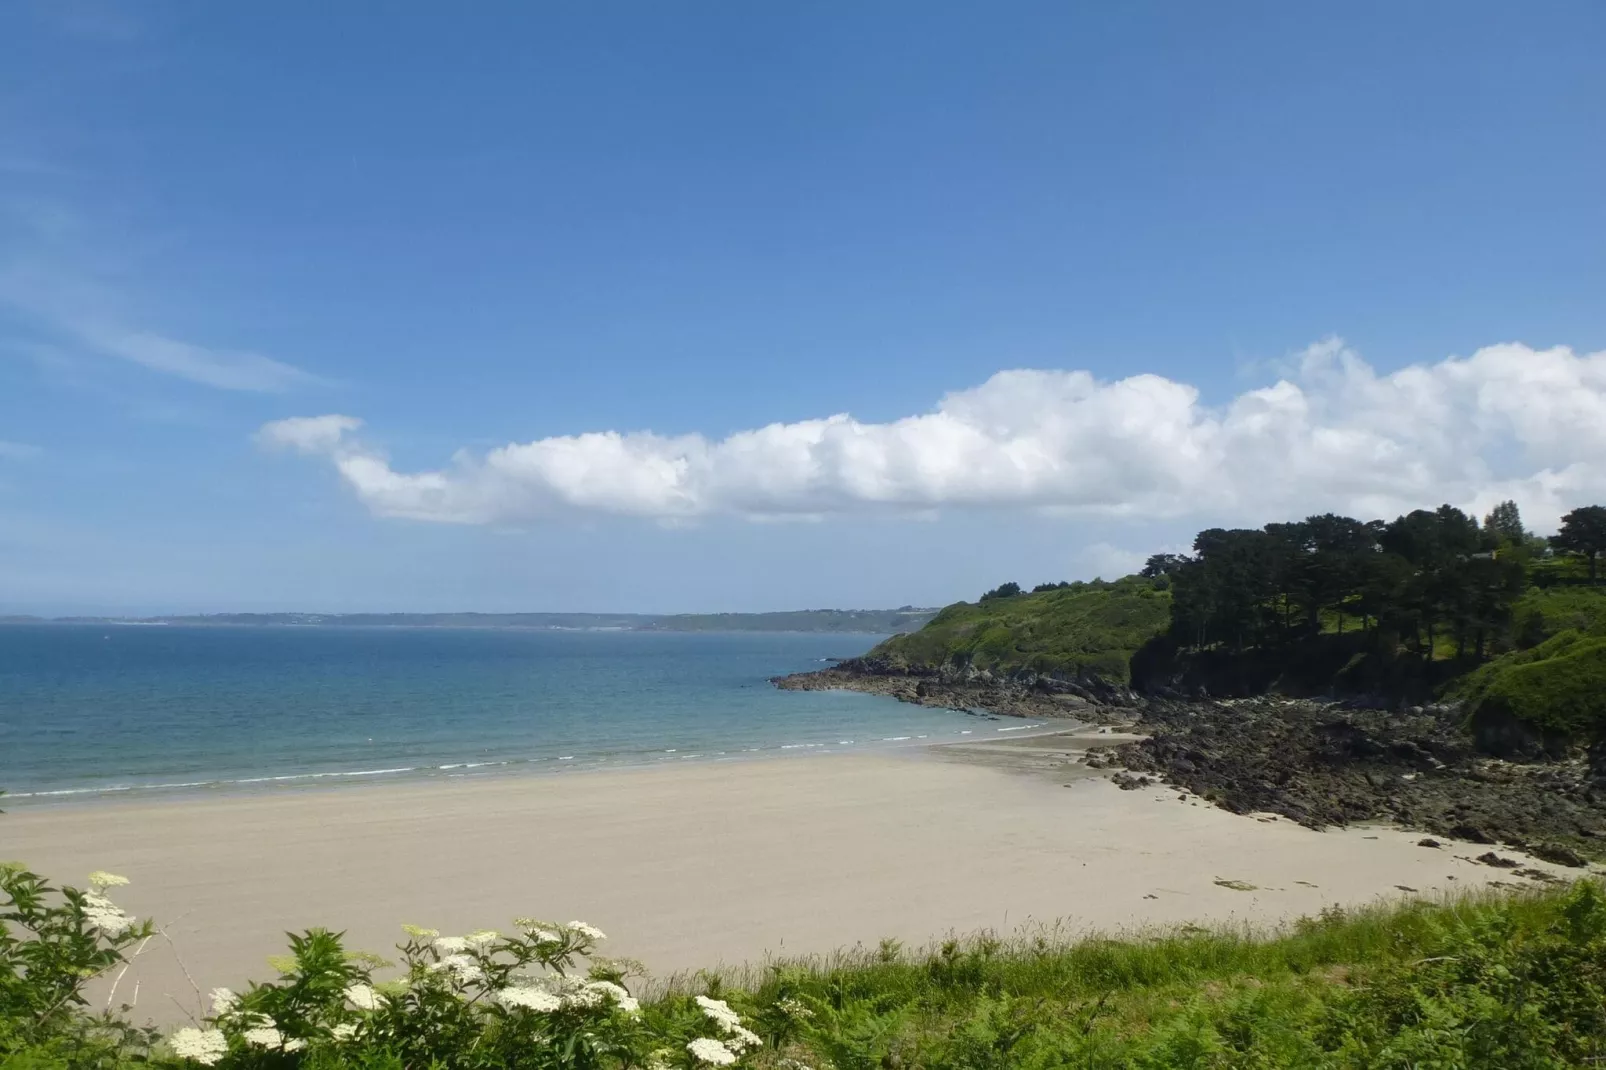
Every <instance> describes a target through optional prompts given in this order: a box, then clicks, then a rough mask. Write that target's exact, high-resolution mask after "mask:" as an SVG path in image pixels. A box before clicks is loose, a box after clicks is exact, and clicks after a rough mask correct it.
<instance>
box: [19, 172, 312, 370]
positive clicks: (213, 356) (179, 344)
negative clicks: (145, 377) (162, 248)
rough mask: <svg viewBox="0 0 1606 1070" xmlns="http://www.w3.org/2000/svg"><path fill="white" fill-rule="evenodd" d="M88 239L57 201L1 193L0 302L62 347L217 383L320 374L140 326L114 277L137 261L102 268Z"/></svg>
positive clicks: (128, 273)
mask: <svg viewBox="0 0 1606 1070" xmlns="http://www.w3.org/2000/svg"><path fill="white" fill-rule="evenodd" d="M0 192H3V191H0ZM93 245H94V242H93V241H91V239H90V228H89V227H88V225H87V224H86V223H85V222H84V220H83V219H82V218H81V217H80V216H79V215H78V214H77V213H76V212H74V211H72V210H71V209H70V208H68V207H66V206H64V205H62V204H61V203H59V202H57V201H54V200H50V199H39V198H25V197H3V196H0V249H3V250H4V253H3V254H0V308H10V309H12V310H15V311H16V312H19V313H21V314H22V315H23V316H24V317H25V318H26V319H27V320H28V321H31V323H32V325H33V326H34V327H36V328H41V329H42V330H43V333H44V334H45V335H46V336H48V337H50V338H51V340H52V341H53V342H56V343H59V344H60V345H62V346H65V347H67V348H71V349H74V350H78V351H82V352H85V353H93V354H96V355H98V356H101V357H112V358H116V359H118V360H125V361H129V362H131V363H134V364H138V365H141V366H142V367H145V368H149V369H150V370H152V371H157V372H161V373H163V374H166V375H172V376H176V377H178V378H180V379H187V380H189V381H190V382H194V383H201V384H203V385H205V386H210V387H215V388H217V389H220V390H243V391H256V392H260V393H283V392H284V391H287V390H290V389H292V388H294V387H297V386H306V385H314V384H318V383H321V382H323V381H324V380H322V379H320V378H319V377H318V376H315V375H312V374H311V373H309V372H305V371H302V370H301V369H300V368H297V367H295V366H293V365H290V364H286V363H284V362H283V361H280V360H275V359H273V358H272V357H267V356H262V355H261V354H258V353H251V352H246V351H241V350H234V349H226V348H218V347H212V346H203V345H197V344H195V343H193V342H188V341H183V340H180V339H177V338H173V337H171V336H168V335H164V334H160V333H157V332H155V331H151V330H147V329H145V328H144V327H143V326H140V324H142V323H144V322H146V321H147V317H146V316H144V315H141V314H140V313H139V312H138V310H137V309H135V308H133V307H132V306H133V305H134V304H135V302H133V301H132V300H131V295H130V293H129V292H128V290H127V288H126V287H125V286H124V285H120V284H119V282H118V280H119V279H120V278H123V277H130V278H131V277H133V276H135V275H136V274H137V265H136V266H135V267H130V266H129V265H126V264H121V265H116V266H115V267H108V265H107V264H106V263H105V262H104V258H103V257H101V256H99V255H97V254H96V253H95V252H94V251H93V248H92V247H93Z"/></svg>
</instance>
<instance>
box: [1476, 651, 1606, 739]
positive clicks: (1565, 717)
mask: <svg viewBox="0 0 1606 1070" xmlns="http://www.w3.org/2000/svg"><path fill="white" fill-rule="evenodd" d="M1469 695H1470V696H1471V697H1472V698H1473V700H1474V705H1473V708H1472V719H1473V723H1474V726H1477V725H1479V724H1488V723H1492V722H1495V721H1498V720H1501V719H1508V718H1509V719H1514V720H1516V721H1518V722H1521V723H1523V724H1525V725H1528V726H1531V727H1532V728H1533V729H1534V730H1536V731H1537V732H1540V733H1543V734H1548V735H1552V736H1555V737H1558V738H1561V739H1565V740H1571V741H1574V742H1591V741H1593V740H1595V739H1599V738H1601V737H1602V735H1603V733H1606V639H1596V638H1592V637H1586V636H1582V635H1580V634H1579V633H1577V632H1564V633H1562V634H1561V635H1557V636H1554V637H1553V638H1551V639H1549V640H1547V641H1546V642H1544V643H1542V644H1540V645H1539V646H1537V647H1534V648H1533V649H1532V650H1529V651H1524V652H1523V653H1521V654H1517V655H1512V656H1511V660H1509V661H1504V660H1503V661H1502V662H1497V663H1494V664H1492V665H1490V666H1487V667H1486V670H1485V671H1484V672H1483V674H1482V675H1481V676H1480V677H1479V679H1478V680H1477V681H1475V683H1474V684H1473V685H1472V687H1471V688H1469Z"/></svg>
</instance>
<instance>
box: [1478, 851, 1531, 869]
mask: <svg viewBox="0 0 1606 1070" xmlns="http://www.w3.org/2000/svg"><path fill="white" fill-rule="evenodd" d="M1475 861H1478V862H1482V863H1483V864H1484V865H1486V866H1493V867H1494V868H1495V869H1516V868H1517V867H1518V866H1520V865H1522V863H1521V862H1518V861H1516V860H1515V859H1511V858H1501V857H1500V856H1499V855H1497V854H1495V853H1494V852H1493V851H1485V852H1484V853H1483V854H1481V855H1479V856H1478V857H1477V858H1476V859H1475Z"/></svg>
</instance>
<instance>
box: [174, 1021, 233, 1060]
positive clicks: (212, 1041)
mask: <svg viewBox="0 0 1606 1070" xmlns="http://www.w3.org/2000/svg"><path fill="white" fill-rule="evenodd" d="M167 1046H168V1047H170V1048H172V1049H173V1054H174V1055H177V1056H178V1057H179V1058H180V1059H189V1060H191V1061H193V1062H197V1063H200V1064H201V1065H202V1066H216V1065H217V1064H218V1062H219V1061H220V1060H221V1059H222V1058H223V1056H225V1055H227V1054H228V1051H229V1038H228V1037H226V1036H224V1035H223V1034H222V1033H220V1032H218V1031H217V1030H216V1029H192V1028H186V1029H180V1030H179V1031H178V1032H176V1033H174V1034H173V1035H172V1036H170V1037H168V1038H167Z"/></svg>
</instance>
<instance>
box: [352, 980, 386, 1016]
mask: <svg viewBox="0 0 1606 1070" xmlns="http://www.w3.org/2000/svg"><path fill="white" fill-rule="evenodd" d="M346 1000H347V1001H348V1002H349V1003H350V1004H351V1005H352V1006H353V1007H356V1008H357V1009H358V1010H360V1011H377V1010H378V1009H379V1006H380V1000H379V993H378V992H375V991H374V986H373V985H364V984H356V985H350V986H348V987H347V988H346Z"/></svg>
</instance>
